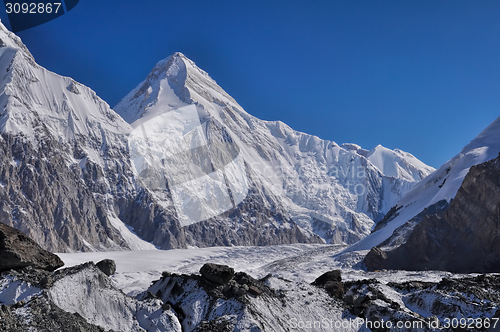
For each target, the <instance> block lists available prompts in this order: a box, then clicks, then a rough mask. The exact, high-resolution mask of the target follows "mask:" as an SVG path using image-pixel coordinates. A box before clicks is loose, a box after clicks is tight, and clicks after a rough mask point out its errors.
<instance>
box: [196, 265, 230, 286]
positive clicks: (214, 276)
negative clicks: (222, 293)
mask: <svg viewBox="0 0 500 332" xmlns="http://www.w3.org/2000/svg"><path fill="white" fill-rule="evenodd" d="M200 273H201V275H202V276H203V278H205V279H206V280H208V281H211V282H213V283H216V284H219V285H224V284H227V283H228V282H229V281H230V280H231V279H233V277H234V269H233V268H232V267H229V266H227V265H219V264H213V263H206V264H205V265H203V266H202V267H201V269H200Z"/></svg>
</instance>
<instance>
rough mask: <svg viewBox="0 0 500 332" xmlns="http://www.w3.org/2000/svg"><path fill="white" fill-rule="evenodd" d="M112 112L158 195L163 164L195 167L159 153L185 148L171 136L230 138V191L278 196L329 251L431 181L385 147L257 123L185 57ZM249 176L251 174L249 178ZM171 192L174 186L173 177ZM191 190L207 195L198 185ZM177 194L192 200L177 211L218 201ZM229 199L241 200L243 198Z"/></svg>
mask: <svg viewBox="0 0 500 332" xmlns="http://www.w3.org/2000/svg"><path fill="white" fill-rule="evenodd" d="M114 109H115V110H116V111H117V112H118V113H119V114H120V115H122V116H123V118H124V119H125V120H126V121H128V122H129V123H130V124H131V126H132V127H133V128H134V133H136V134H133V135H131V146H132V150H133V151H134V154H133V156H132V157H133V160H134V165H135V166H136V168H137V170H138V172H139V173H140V174H141V175H142V176H143V178H146V179H147V180H146V181H145V183H148V184H149V185H150V186H149V188H150V189H155V188H152V186H153V187H158V185H157V184H158V181H157V179H159V178H161V174H160V173H162V172H163V173H167V174H168V173H171V172H172V170H171V169H169V168H171V166H165V167H164V168H163V169H162V170H160V168H162V167H161V166H160V167H158V165H161V164H165V162H162V161H163V160H169V162H170V163H174V164H177V165H184V164H185V163H186V162H187V163H189V161H188V160H187V159H186V158H185V155H184V157H183V158H180V157H179V156H180V154H179V153H176V154H175V156H174V155H173V154H172V153H169V152H168V151H159V146H160V145H161V148H162V149H163V148H164V147H166V149H167V150H175V147H177V146H178V145H179V143H178V141H176V140H175V139H174V137H173V136H171V133H172V131H173V129H172V128H174V127H175V128H177V129H175V130H177V133H176V135H177V136H179V137H180V136H181V135H187V133H190V135H194V134H193V133H194V132H195V131H196V130H195V129H194V128H195V127H197V128H201V129H200V133H203V134H205V135H207V137H217V136H223V135H222V134H221V133H222V132H223V133H224V135H227V136H229V137H230V140H231V142H232V143H233V145H234V146H235V147H237V150H238V153H236V154H235V155H234V156H233V157H232V158H233V159H235V160H236V159H238V160H237V161H238V162H239V163H241V164H240V167H239V169H240V171H239V172H236V173H235V172H233V173H231V175H233V176H229V178H231V181H229V182H233V181H235V182H238V181H239V182H245V181H246V180H242V178H246V177H248V178H249V179H251V180H250V182H251V184H249V186H250V188H254V189H255V190H258V191H261V192H263V193H269V194H270V195H272V197H274V198H273V201H275V202H276V203H275V204H277V205H280V206H283V207H284V209H285V210H286V211H288V212H289V213H290V215H291V216H292V218H293V220H294V221H295V222H296V223H297V224H298V225H300V226H301V227H302V228H304V229H306V230H309V231H311V232H314V233H316V234H318V235H320V236H321V237H322V238H323V239H324V240H326V241H327V242H331V243H354V242H355V241H357V240H359V239H361V238H363V237H364V236H365V235H366V234H368V233H369V231H370V230H371V228H372V226H373V224H374V221H378V220H379V219H380V218H381V217H382V216H383V215H384V214H385V213H386V212H387V211H388V210H389V209H390V208H391V207H392V206H393V205H394V204H395V203H396V202H397V201H398V200H399V199H400V197H401V196H402V194H404V193H405V192H406V191H407V190H409V189H410V188H411V187H412V186H413V185H414V184H415V183H416V182H418V181H419V180H421V179H422V178H424V177H425V176H426V175H428V174H429V173H430V172H431V171H433V168H432V167H429V166H427V165H425V164H424V163H422V162H421V161H419V160H418V159H416V158H415V157H414V156H412V155H411V154H409V153H406V152H403V151H400V150H394V151H393V150H390V149H387V148H384V147H382V146H380V145H379V146H377V147H376V148H374V149H373V150H371V151H368V150H365V149H362V148H361V147H359V146H358V145H355V144H342V145H338V144H336V143H335V142H332V141H327V140H321V139H319V138H318V137H316V136H312V135H308V134H304V133H301V132H297V131H295V130H293V129H292V128H290V127H289V126H287V125H286V124H284V123H282V122H280V121H263V120H260V119H257V118H255V117H253V116H251V115H250V114H248V113H247V112H245V110H243V108H242V107H241V106H240V105H238V103H237V102H236V101H235V100H234V99H233V98H232V97H231V96H229V95H228V94H227V93H226V92H225V91H224V90H223V89H222V88H221V87H220V86H218V85H217V83H216V82H215V81H214V80H213V79H211V78H210V76H209V75H208V74H207V73H206V72H205V71H203V70H202V69H200V68H198V67H197V66H196V65H195V63H194V62H192V61H191V60H189V59H188V58H186V57H185V56H184V55H183V54H181V53H175V54H173V55H172V56H170V57H168V58H166V59H164V60H162V61H160V62H158V64H157V65H156V66H155V67H154V69H153V70H152V72H151V73H150V74H149V75H148V77H147V78H146V79H145V80H144V81H143V82H142V83H140V84H139V85H138V86H137V87H136V88H135V89H134V90H133V91H131V92H130V93H129V94H128V95H127V96H126V97H125V98H124V99H123V100H122V101H121V102H120V103H118V105H116V106H115V107H114ZM193 119H194V120H193ZM193 121H194V122H197V124H196V126H195V125H193ZM179 127H180V128H181V129H182V130H184V132H182V130H181V129H179ZM186 128H187V129H186ZM199 135H201V134H196V136H195V137H198V136H199ZM174 136H175V135H174ZM165 137H168V138H169V140H165ZM184 137H185V136H184ZM193 137H194V136H193ZM193 137H190V138H189V144H190V145H189V146H190V147H191V148H192V147H193V145H195V146H196V147H197V148H198V147H199V144H200V143H198V141H196V138H193ZM195 141H196V142H195ZM169 142H170V143H169ZM172 142H173V143H172ZM193 142H194V143H193ZM183 144H185V143H183ZM207 144H208V145H210V144H211V143H207ZM169 145H170V146H169ZM191 153H193V155H190V156H189V158H194V159H200V158H202V155H203V153H202V152H200V150H199V149H198V150H196V151H195V150H191ZM195 155H198V157H196V156H195ZM189 158H188V159H189ZM241 165H244V167H242V166H241ZM243 169H244V170H245V172H241V170H243ZM245 173H246V174H245ZM202 175H203V174H200V176H202ZM152 182H154V183H152ZM167 182H176V180H174V179H173V178H171V177H169V176H167ZM190 183H191V185H192V186H196V187H197V188H198V187H199V183H196V184H193V182H190ZM229 186H230V187H231V184H229ZM173 187H174V189H173V190H170V193H172V192H173V194H172V196H174V197H173V200H174V201H175V200H176V196H179V197H180V196H182V197H184V200H182V201H179V202H177V203H176V204H177V205H186V204H188V203H187V202H193V201H201V200H205V201H207V202H212V201H213V197H212V198H210V197H206V192H204V191H201V190H196V191H194V192H193V193H190V194H188V193H186V188H185V187H183V188H181V189H178V187H179V186H177V185H174V186H173ZM222 187H225V184H223V185H222ZM242 187H244V186H243V185H241V184H240V183H238V184H237V188H239V191H238V189H236V191H238V192H244V190H242V189H241V188H242ZM217 188H219V187H217ZM156 189H159V190H156V191H155V193H156V197H157V198H158V200H159V201H165V200H167V201H169V200H170V199H171V198H170V197H165V196H164V195H163V191H162V190H161V189H162V188H156ZM250 191H251V190H250ZM231 192H232V193H233V194H234V192H235V189H234V188H231ZM208 195H210V193H208ZM243 196H244V195H243ZM186 197H187V198H186ZM243 202H245V200H243ZM167 204H168V203H167ZM210 204H212V205H213V203H210ZM220 205H221V204H220V203H218V205H217V206H216V208H214V210H217V209H220ZM236 205H237V204H236ZM178 210H179V209H178ZM236 210H238V208H236ZM203 211H206V209H205V210H203ZM212 212H213V211H212ZM242 213H243V214H245V213H246V211H243V212H242ZM212 214H213V215H215V214H216V213H212ZM239 214H241V212H240V213H239Z"/></svg>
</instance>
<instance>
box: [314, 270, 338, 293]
mask: <svg viewBox="0 0 500 332" xmlns="http://www.w3.org/2000/svg"><path fill="white" fill-rule="evenodd" d="M311 285H313V286H317V287H321V288H324V289H325V290H326V291H327V292H328V294H330V296H333V297H336V298H338V299H342V298H343V297H344V284H343V283H342V275H341V272H340V270H333V271H328V272H326V273H323V274H322V275H320V276H319V277H318V278H316V280H314V281H313V282H312V283H311Z"/></svg>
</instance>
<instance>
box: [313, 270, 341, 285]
mask: <svg viewBox="0 0 500 332" xmlns="http://www.w3.org/2000/svg"><path fill="white" fill-rule="evenodd" d="M329 281H342V274H341V272H340V270H333V271H328V272H325V273H323V274H322V275H320V276H319V277H317V278H316V280H314V281H313V283H312V285H314V286H320V287H323V286H325V284H326V283H327V282H329Z"/></svg>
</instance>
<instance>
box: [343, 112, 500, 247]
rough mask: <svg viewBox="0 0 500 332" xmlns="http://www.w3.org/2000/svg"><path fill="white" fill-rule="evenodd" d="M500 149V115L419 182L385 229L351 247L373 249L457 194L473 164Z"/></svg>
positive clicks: (404, 198)
mask: <svg viewBox="0 0 500 332" xmlns="http://www.w3.org/2000/svg"><path fill="white" fill-rule="evenodd" d="M499 152H500V117H499V118H497V119H496V120H495V121H493V122H492V123H491V124H490V125H489V126H488V127H487V128H486V129H484V130H483V131H482V132H481V133H480V134H479V135H478V136H477V137H476V138H474V139H473V140H472V141H471V142H470V143H469V144H468V145H466V146H465V147H464V148H463V149H462V151H461V152H460V153H459V154H457V155H456V156H454V157H453V158H451V159H450V160H449V161H447V162H446V163H444V164H443V165H442V166H441V167H440V168H439V169H437V170H436V171H435V172H433V173H432V174H431V175H429V176H428V177H427V178H425V179H424V180H423V181H421V182H419V183H417V184H416V185H415V186H414V187H413V188H412V189H411V190H409V191H408V192H407V193H406V194H405V195H404V196H403V197H402V198H401V200H400V201H399V202H398V203H397V206H398V207H400V209H399V210H398V212H397V214H396V215H395V217H393V218H392V219H391V220H390V222H389V223H387V225H386V226H385V227H383V228H382V229H380V230H378V231H376V232H374V233H373V234H371V235H369V236H368V237H366V238H365V239H363V240H361V241H360V242H359V243H357V244H355V245H354V246H352V247H351V248H350V249H349V250H366V249H370V248H372V247H374V246H376V245H378V244H380V243H381V242H383V241H384V240H386V239H387V238H388V237H389V236H391V235H392V233H393V232H394V230H395V229H396V228H398V227H400V226H401V225H403V224H404V223H406V222H407V221H408V220H410V219H411V218H413V217H414V216H416V215H417V214H419V213H420V212H422V211H423V210H424V209H425V208H426V207H428V206H430V205H433V204H435V203H437V202H439V201H441V200H446V201H448V202H449V201H450V200H451V199H452V198H454V197H455V195H456V193H457V191H458V189H459V188H460V186H461V184H462V182H463V180H464V178H465V176H466V175H467V173H468V172H469V168H470V167H471V166H474V165H477V164H481V163H484V162H486V161H488V160H491V159H493V158H495V157H497V156H498V154H499Z"/></svg>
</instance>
